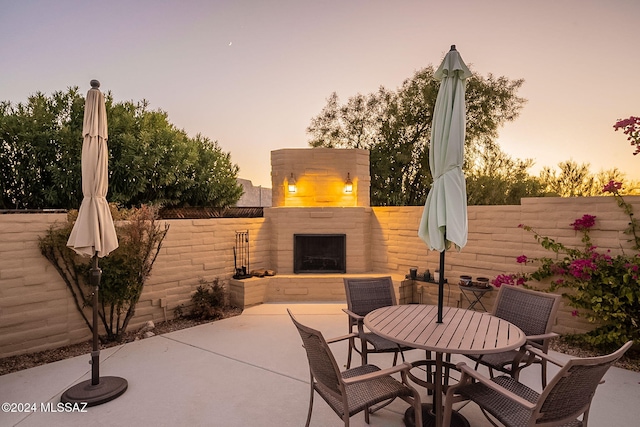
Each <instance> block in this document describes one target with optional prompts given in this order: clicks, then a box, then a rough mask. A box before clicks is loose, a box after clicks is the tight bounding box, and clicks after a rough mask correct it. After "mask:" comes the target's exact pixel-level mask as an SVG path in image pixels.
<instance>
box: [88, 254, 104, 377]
mask: <svg viewBox="0 0 640 427" xmlns="http://www.w3.org/2000/svg"><path fill="white" fill-rule="evenodd" d="M90 274H91V286H93V304H92V305H93V328H92V329H93V348H92V351H91V385H98V384H99V383H100V344H99V342H98V291H99V290H100V279H101V277H102V270H100V268H99V267H98V255H94V256H93V267H92V268H91V273H90Z"/></svg>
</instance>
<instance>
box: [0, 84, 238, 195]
mask: <svg viewBox="0 0 640 427" xmlns="http://www.w3.org/2000/svg"><path fill="white" fill-rule="evenodd" d="M105 98H106V109H107V117H108V123H109V150H110V159H109V174H110V177H109V194H108V196H107V197H108V200H109V201H112V202H116V203H118V204H121V205H123V206H125V207H130V206H138V205H140V204H145V203H155V204H164V205H171V206H212V207H225V206H229V205H232V204H234V203H235V202H236V201H237V200H238V199H239V198H240V196H241V194H242V187H241V186H240V185H239V184H238V183H237V182H236V178H237V174H238V166H237V165H235V164H233V163H232V162H231V158H230V155H229V154H228V153H224V152H223V151H222V150H221V148H220V147H219V145H218V144H217V142H215V141H211V140H209V139H208V138H206V137H204V136H202V135H196V136H195V137H194V138H190V137H189V136H188V135H187V134H186V133H185V132H184V131H183V130H179V129H177V128H176V127H175V126H174V125H172V124H171V123H170V122H169V120H168V115H167V113H165V112H163V111H161V110H157V111H150V110H149V109H148V103H147V102H146V101H142V102H139V103H133V102H132V101H127V102H119V103H115V102H114V101H113V97H112V96H111V93H107V94H106V97H105ZM83 115H84V97H83V96H82V95H80V94H79V93H78V88H77V87H74V88H69V89H68V90H67V92H55V93H54V94H53V95H52V96H51V97H47V96H45V95H43V94H42V93H40V92H38V93H36V94H35V95H33V96H30V97H29V99H28V101H27V102H26V103H18V104H16V105H13V104H11V103H10V102H6V101H5V102H2V103H0V147H1V150H0V178H2V180H1V183H0V186H1V187H0V192H1V199H0V208H77V207H78V206H79V205H80V202H81V201H82V187H81V165H80V154H81V151H82V120H83Z"/></svg>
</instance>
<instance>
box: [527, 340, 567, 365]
mask: <svg viewBox="0 0 640 427" xmlns="http://www.w3.org/2000/svg"><path fill="white" fill-rule="evenodd" d="M525 348H526V349H527V351H528V352H529V353H532V354H535V355H536V356H538V357H539V358H541V359H544V360H546V361H547V362H551V363H553V364H554V365H556V366H560V367H563V366H564V362H562V361H561V360H559V359H556V358H555V357H553V356H551V355H549V354H547V353H544V352H542V351H540V349H538V348H535V347H534V346H531V345H525Z"/></svg>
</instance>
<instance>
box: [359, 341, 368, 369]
mask: <svg viewBox="0 0 640 427" xmlns="http://www.w3.org/2000/svg"><path fill="white" fill-rule="evenodd" d="M360 343H361V345H362V346H361V347H360V350H361V353H360V355H361V356H362V366H364V365H366V364H367V361H368V357H367V356H368V355H367V342H366V341H365V340H362V341H361V342H360Z"/></svg>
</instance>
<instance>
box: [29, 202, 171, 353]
mask: <svg viewBox="0 0 640 427" xmlns="http://www.w3.org/2000/svg"><path fill="white" fill-rule="evenodd" d="M113 210H114V208H113V207H112V211H113ZM113 216H114V219H115V220H116V223H115V225H116V233H117V235H118V241H119V247H118V249H116V250H115V251H113V252H112V253H111V254H109V256H106V257H104V258H103V259H102V260H101V261H100V267H101V269H102V280H101V283H100V292H99V294H98V296H99V298H100V300H99V307H98V316H99V317H100V319H101V320H102V325H103V327H104V330H105V332H106V336H105V337H103V339H104V340H106V341H119V340H121V339H122V338H123V336H124V333H125V332H126V330H127V326H128V324H129V321H130V320H131V319H132V318H133V316H134V314H135V307H136V304H137V303H138V300H139V299H140V295H141V294H142V289H143V286H144V283H145V281H146V279H147V278H148V277H149V275H150V274H151V269H152V268H153V264H154V262H155V260H156V258H157V256H158V252H159V251H160V248H161V247H162V242H163V240H164V238H165V236H166V235H167V232H168V231H169V225H168V224H165V226H164V227H162V226H160V224H159V223H158V222H157V221H156V218H157V209H155V208H152V207H149V206H144V205H143V206H142V207H140V208H135V209H131V210H126V211H125V210H123V211H115V212H113ZM76 217H77V212H72V213H70V214H69V218H68V221H67V223H65V224H62V225H53V226H51V227H50V228H49V230H48V231H47V234H46V235H45V236H44V237H42V238H40V239H39V246H40V251H41V252H42V254H43V255H44V256H45V257H46V258H47V259H48V260H49V262H51V264H53V266H54V267H55V268H56V270H57V271H58V273H59V274H60V276H61V277H62V279H63V280H64V282H65V284H66V285H67V288H68V289H69V291H70V292H71V294H72V295H73V299H74V302H75V305H76V307H77V309H78V311H79V312H80V314H81V315H82V318H83V319H84V321H85V323H86V324H87V327H89V329H91V330H92V331H93V329H92V328H93V326H92V324H91V322H90V321H89V318H90V311H91V309H92V306H91V305H92V302H93V301H92V295H91V292H92V287H91V286H90V282H89V270H90V268H91V266H90V258H82V257H79V256H78V255H76V253H75V252H74V251H73V250H72V249H70V248H68V247H67V240H68V238H69V234H70V233H71V230H72V228H73V222H74V221H75V219H76Z"/></svg>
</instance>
